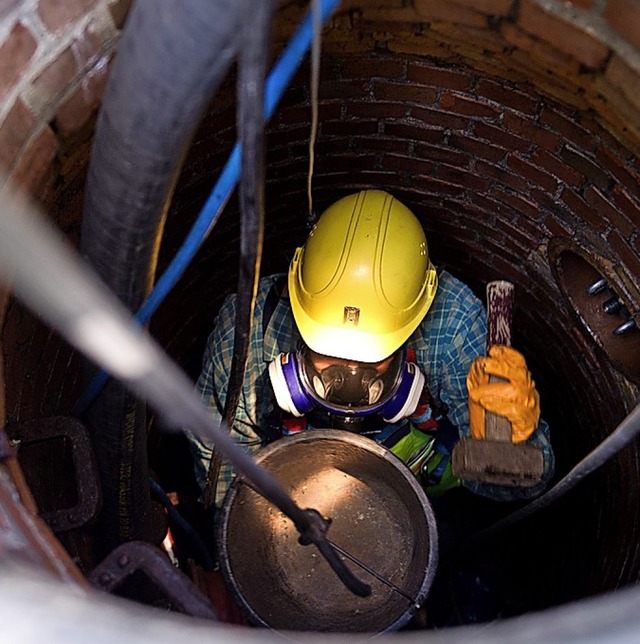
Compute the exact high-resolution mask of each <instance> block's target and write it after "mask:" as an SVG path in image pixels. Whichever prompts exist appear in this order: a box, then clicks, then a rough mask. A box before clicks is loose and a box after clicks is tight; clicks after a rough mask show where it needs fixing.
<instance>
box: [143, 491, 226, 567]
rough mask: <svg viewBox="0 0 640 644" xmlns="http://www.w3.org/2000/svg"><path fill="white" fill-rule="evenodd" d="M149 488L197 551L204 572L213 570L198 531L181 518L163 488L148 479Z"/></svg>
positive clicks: (210, 558)
mask: <svg viewBox="0 0 640 644" xmlns="http://www.w3.org/2000/svg"><path fill="white" fill-rule="evenodd" d="M149 487H150V488H151V493H152V494H153V496H154V497H155V498H156V500H157V501H158V502H159V503H160V504H161V505H162V507H163V508H164V509H165V510H166V511H167V513H168V515H169V519H170V520H171V521H172V522H173V523H174V524H175V525H176V526H177V527H178V528H179V529H180V530H181V531H182V532H183V533H184V534H185V535H186V537H187V538H188V539H189V540H190V541H191V543H192V545H193V546H194V547H195V548H196V550H197V551H198V553H199V555H200V564H201V565H202V567H203V568H204V569H205V570H206V571H211V570H213V569H214V568H215V564H214V561H213V557H212V556H211V553H210V552H209V549H208V548H207V545H206V544H205V542H204V540H203V539H202V537H201V536H200V535H199V534H198V531H197V530H196V529H195V528H194V527H193V526H192V525H191V524H190V523H189V522H188V521H187V520H186V519H185V518H184V517H183V516H182V514H180V512H179V511H178V509H177V508H176V506H175V505H173V503H171V499H170V498H169V497H168V495H167V493H166V492H165V491H164V489H163V487H162V486H161V485H160V484H159V483H158V482H157V481H154V480H153V479H149Z"/></svg>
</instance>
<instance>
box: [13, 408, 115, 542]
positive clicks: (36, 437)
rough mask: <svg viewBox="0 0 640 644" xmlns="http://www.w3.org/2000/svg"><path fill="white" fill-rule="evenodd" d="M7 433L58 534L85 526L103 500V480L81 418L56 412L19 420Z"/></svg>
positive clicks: (44, 516)
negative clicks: (80, 420) (22, 420)
mask: <svg viewBox="0 0 640 644" xmlns="http://www.w3.org/2000/svg"><path fill="white" fill-rule="evenodd" d="M7 433H8V434H9V437H10V438H11V440H12V441H13V443H14V444H15V445H16V446H17V457H18V461H19V463H20V465H21V467H22V469H23V471H24V474H25V478H26V480H27V483H28V484H29V487H30V489H31V491H32V493H33V496H34V497H35V500H36V503H37V505H38V508H39V509H40V513H39V514H40V516H41V518H42V519H43V520H44V521H45V522H46V523H47V524H48V525H49V527H50V528H51V529H52V530H53V531H54V532H56V533H60V532H66V531H68V530H73V529H76V528H80V527H83V526H85V525H87V524H89V523H91V522H92V521H93V520H94V519H96V517H97V515H98V512H99V511H100V507H101V505H102V494H101V490H100V479H99V475H98V468H97V465H96V460H95V456H94V453H93V447H92V445H91V439H90V437H89V434H88V432H87V430H86V428H85V427H84V425H83V424H82V423H80V422H79V421H78V420H76V419H74V418H71V417H68V416H55V417H50V418H42V419H37V420H29V421H25V422H19V423H14V424H12V425H8V426H7Z"/></svg>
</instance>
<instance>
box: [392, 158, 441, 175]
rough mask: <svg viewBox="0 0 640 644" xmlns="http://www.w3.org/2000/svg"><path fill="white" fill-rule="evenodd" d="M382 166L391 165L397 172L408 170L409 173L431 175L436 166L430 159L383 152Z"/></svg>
mask: <svg viewBox="0 0 640 644" xmlns="http://www.w3.org/2000/svg"><path fill="white" fill-rule="evenodd" d="M381 166H382V167H393V168H396V169H397V170H398V171H399V172H408V173H409V174H410V175H413V174H419V175H431V174H433V171H434V169H435V167H436V164H435V163H433V162H432V161H425V160H424V159H413V158H410V157H400V156H396V155H395V154H385V155H384V156H383V157H382V163H381Z"/></svg>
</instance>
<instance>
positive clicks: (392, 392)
mask: <svg viewBox="0 0 640 644" xmlns="http://www.w3.org/2000/svg"><path fill="white" fill-rule="evenodd" d="M269 378H270V379H271V385H272V387H273V391H274V393H275V396H276V401H277V403H278V405H279V407H280V408H281V409H283V410H284V411H286V412H288V413H290V414H293V415H294V416H303V415H304V414H307V413H309V412H310V411H312V410H313V409H314V408H319V409H322V410H324V411H326V412H328V413H329V414H331V415H332V416H337V417H342V418H344V419H359V418H362V417H364V416H368V415H370V414H375V413H377V414H380V415H381V416H382V417H383V419H384V420H385V421H386V422H388V423H394V422H397V421H398V420H400V419H402V418H405V417H406V416H409V415H411V414H412V413H413V412H414V411H415V409H416V406H417V405H418V401H419V399H420V394H421V393H422V388H423V386H424V382H425V378H424V375H423V374H422V372H421V371H420V369H418V367H417V366H416V365H415V364H414V363H413V362H408V361H407V359H406V353H405V352H404V351H402V350H401V351H396V352H395V353H393V354H392V355H391V356H389V357H388V358H385V359H384V360H381V361H380V362H358V361H355V360H345V359H342V358H333V357H331V356H325V355H322V354H320V353H316V352H315V351H313V350H312V349H310V348H309V347H307V346H304V347H302V348H301V349H299V350H298V351H296V352H291V353H281V354H280V355H279V356H278V357H277V358H275V360H273V361H272V362H271V363H270V364H269Z"/></svg>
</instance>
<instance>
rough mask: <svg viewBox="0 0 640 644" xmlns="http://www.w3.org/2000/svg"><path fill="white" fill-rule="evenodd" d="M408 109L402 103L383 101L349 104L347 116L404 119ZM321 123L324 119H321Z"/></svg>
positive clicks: (352, 102) (351, 102) (350, 102)
mask: <svg viewBox="0 0 640 644" xmlns="http://www.w3.org/2000/svg"><path fill="white" fill-rule="evenodd" d="M406 113H407V107H406V106H405V105H404V104H401V103H384V102H382V101H376V102H375V103H374V102H369V103H356V102H354V101H349V102H348V103H347V114H348V115H349V116H357V117H361V118H380V119H387V118H402V117H404V116H406ZM320 120H321V121H322V120H323V119H320Z"/></svg>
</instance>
